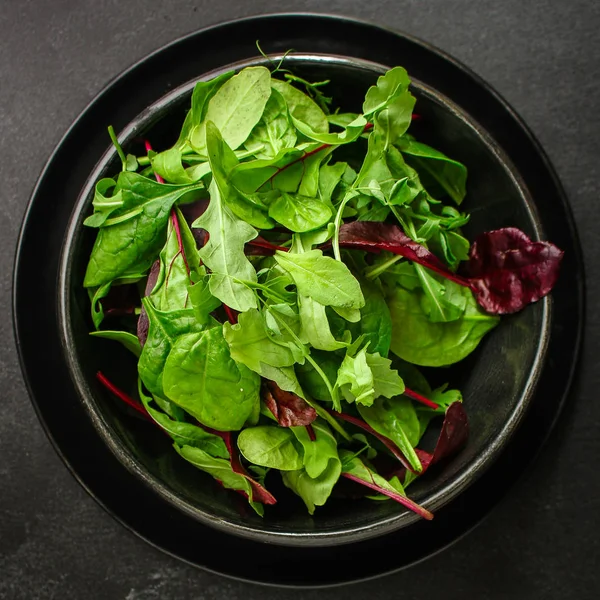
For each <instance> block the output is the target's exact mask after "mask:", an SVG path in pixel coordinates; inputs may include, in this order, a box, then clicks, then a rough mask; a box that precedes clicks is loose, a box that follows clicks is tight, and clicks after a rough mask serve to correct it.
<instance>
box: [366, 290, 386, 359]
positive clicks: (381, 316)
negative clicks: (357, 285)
mask: <svg viewBox="0 0 600 600" xmlns="http://www.w3.org/2000/svg"><path fill="white" fill-rule="evenodd" d="M361 289H362V291H363V295H364V297H365V305H364V306H363V307H362V308H361V309H360V321H359V322H360V333H361V334H362V335H364V339H365V343H366V347H367V350H368V351H369V352H371V353H373V354H375V353H379V354H380V355H381V356H387V355H388V352H389V350H390V344H391V341H392V317H391V315H390V309H389V308H388V305H387V302H386V301H385V298H384V297H383V294H382V292H381V291H380V290H379V288H378V286H377V285H375V284H374V283H373V282H365V283H363V284H362V285H361Z"/></svg>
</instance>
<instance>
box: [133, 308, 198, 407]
mask: <svg viewBox="0 0 600 600" xmlns="http://www.w3.org/2000/svg"><path fill="white" fill-rule="evenodd" d="M142 305H143V307H144V309H145V310H146V313H147V315H148V321H149V326H148V338H147V339H146V343H145V344H144V347H143V348H142V353H141V354H140V360H139V362H138V373H139V375H140V378H141V379H142V381H143V382H144V385H145V386H146V388H147V389H148V391H149V392H150V393H152V394H153V395H155V396H160V397H164V396H165V392H164V389H163V374H164V373H163V371H164V368H165V361H166V360H167V356H168V355H169V353H170V351H171V348H172V346H173V344H174V343H175V340H177V338H179V337H180V336H182V335H185V334H187V333H190V332H192V331H199V330H201V329H202V326H201V325H200V324H199V323H198V322H197V321H196V319H195V316H194V311H193V310H191V309H189V308H188V309H184V310H175V311H169V312H163V311H159V310H157V309H156V308H155V307H154V305H153V304H152V302H150V300H149V299H148V298H142Z"/></svg>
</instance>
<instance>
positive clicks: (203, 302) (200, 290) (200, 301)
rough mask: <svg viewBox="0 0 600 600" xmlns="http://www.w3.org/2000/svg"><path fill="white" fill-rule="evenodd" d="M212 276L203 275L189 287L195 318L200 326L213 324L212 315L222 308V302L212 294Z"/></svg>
mask: <svg viewBox="0 0 600 600" xmlns="http://www.w3.org/2000/svg"><path fill="white" fill-rule="evenodd" d="M209 281H210V276H209V275H203V276H202V277H200V278H198V281H196V282H195V283H192V285H190V286H189V287H188V294H189V299H190V303H191V305H192V309H193V311H194V316H195V317H196V320H197V321H198V323H199V324H200V325H208V324H209V323H210V322H211V316H210V313H211V312H212V311H213V310H215V309H217V308H219V306H221V301H220V300H219V299H218V298H215V297H214V296H213V295H212V294H211V293H210V287H209V286H210V284H209Z"/></svg>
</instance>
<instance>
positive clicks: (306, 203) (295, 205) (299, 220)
mask: <svg viewBox="0 0 600 600" xmlns="http://www.w3.org/2000/svg"><path fill="white" fill-rule="evenodd" d="M269 216H270V217H271V218H273V219H275V220H276V221H277V222H278V223H281V224H282V225H283V226H284V227H287V228H288V229H290V230H291V231H298V232H303V231H311V230H313V229H318V228H319V227H321V226H323V225H325V224H326V223H327V222H328V221H329V219H331V209H330V208H329V206H327V204H325V202H322V201H321V200H319V199H318V198H311V197H309V196H301V195H300V194H289V193H287V192H282V193H281V194H280V195H279V197H278V198H276V199H275V200H274V201H273V202H272V203H271V205H270V206H269Z"/></svg>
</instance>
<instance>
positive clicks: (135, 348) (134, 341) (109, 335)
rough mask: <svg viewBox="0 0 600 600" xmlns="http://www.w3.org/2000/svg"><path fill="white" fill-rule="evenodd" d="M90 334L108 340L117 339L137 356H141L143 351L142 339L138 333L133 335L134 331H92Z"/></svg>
mask: <svg viewBox="0 0 600 600" xmlns="http://www.w3.org/2000/svg"><path fill="white" fill-rule="evenodd" d="M90 335H91V336H93V337H98V338H104V339H107V340H115V341H116V342H121V344H123V346H125V348H127V350H129V351H130V352H132V353H133V354H134V355H135V356H137V357H138V358H139V356H140V354H141V353H142V347H141V346H140V340H138V337H137V335H133V333H129V332H127V331H107V330H104V331H91V332H90Z"/></svg>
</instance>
